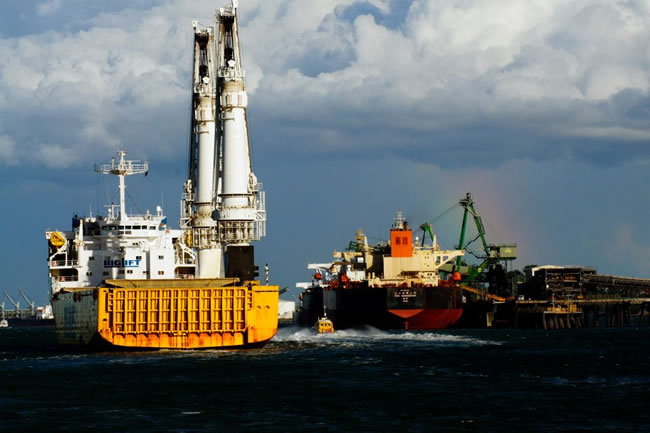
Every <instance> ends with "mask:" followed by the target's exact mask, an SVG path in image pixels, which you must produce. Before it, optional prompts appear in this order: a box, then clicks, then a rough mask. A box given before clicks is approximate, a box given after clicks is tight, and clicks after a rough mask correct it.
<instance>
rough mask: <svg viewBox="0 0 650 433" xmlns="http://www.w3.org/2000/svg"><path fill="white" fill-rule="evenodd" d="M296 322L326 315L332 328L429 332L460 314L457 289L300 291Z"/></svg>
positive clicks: (447, 324)
mask: <svg viewBox="0 0 650 433" xmlns="http://www.w3.org/2000/svg"><path fill="white" fill-rule="evenodd" d="M302 306H303V307H302V309H301V311H300V314H299V323H300V324H301V325H303V326H313V324H314V323H315V322H316V320H318V316H319V315H322V314H323V311H325V312H326V313H327V316H328V317H329V318H330V319H331V320H332V322H333V323H334V328H335V329H346V328H358V327H363V326H372V327H375V328H378V329H385V330H391V329H406V330H432V329H445V328H448V327H450V326H452V325H454V324H455V323H456V322H457V321H458V320H459V319H460V317H461V315H462V311H463V310H462V304H461V289H460V288H459V287H458V286H456V285H449V286H437V287H430V286H413V287H368V286H367V285H360V286H357V287H350V288H343V287H336V288H332V287H328V286H326V287H312V288H310V289H309V290H307V291H305V292H303V299H302Z"/></svg>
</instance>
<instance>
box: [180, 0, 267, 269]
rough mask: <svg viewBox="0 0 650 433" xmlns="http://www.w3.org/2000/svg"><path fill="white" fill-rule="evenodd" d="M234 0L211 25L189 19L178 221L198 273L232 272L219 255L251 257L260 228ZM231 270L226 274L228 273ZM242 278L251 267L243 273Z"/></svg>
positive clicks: (262, 213) (260, 199) (261, 209)
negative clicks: (187, 126) (184, 170)
mask: <svg viewBox="0 0 650 433" xmlns="http://www.w3.org/2000/svg"><path fill="white" fill-rule="evenodd" d="M237 8H238V1H237V0H231V4H230V6H227V7H224V8H220V9H218V10H217V12H216V17H215V26H214V27H213V28H207V29H199V28H198V22H196V21H194V22H193V23H192V24H193V27H194V70H193V86H192V126H191V132H190V143H189V144H190V149H189V174H188V179H187V182H186V184H185V193H184V198H183V202H184V204H183V206H182V216H181V226H182V228H183V229H184V230H185V231H186V236H185V238H186V242H187V243H188V244H190V245H191V246H192V247H193V248H195V249H196V250H197V251H198V264H197V265H198V277H199V278H217V277H223V276H224V275H225V276H241V275H232V274H233V272H229V270H228V269H230V268H231V266H230V262H234V260H230V261H229V265H228V269H225V268H224V263H223V256H224V250H226V255H228V256H230V255H231V253H232V255H238V256H241V254H242V251H244V249H245V248H249V249H248V250H246V251H244V252H243V254H244V255H245V256H249V255H252V246H250V243H251V242H252V241H256V240H259V239H260V237H261V236H264V235H265V231H266V210H265V200H264V192H263V191H262V185H261V184H260V183H258V182H257V178H256V177H255V174H254V173H253V170H252V164H251V153H250V145H249V138H248V121H247V115H246V109H247V106H248V95H247V93H246V88H245V82H244V70H243V67H242V60H241V49H240V45H239V28H238V20H237ZM229 273H230V274H231V275H228V274H229ZM245 274H246V276H247V277H248V276H250V275H248V274H249V273H245Z"/></svg>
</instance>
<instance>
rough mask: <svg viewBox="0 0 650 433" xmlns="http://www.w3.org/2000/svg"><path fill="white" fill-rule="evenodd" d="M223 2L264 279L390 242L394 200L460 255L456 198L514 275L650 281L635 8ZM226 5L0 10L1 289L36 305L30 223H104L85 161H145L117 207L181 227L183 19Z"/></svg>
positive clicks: (649, 131)
mask: <svg viewBox="0 0 650 433" xmlns="http://www.w3.org/2000/svg"><path fill="white" fill-rule="evenodd" d="M239 3H240V6H239V14H240V37H241V43H242V52H243V57H244V68H245V69H246V80H247V90H248V93H249V128H250V131H249V133H250V136H251V141H252V143H251V144H252V149H253V158H254V161H253V164H254V170H255V172H256V174H257V177H258V179H259V180H260V181H261V182H263V184H264V188H265V190H266V194H267V213H268V223H267V233H268V235H267V237H266V238H264V239H262V240H261V241H260V242H259V243H258V244H256V254H257V262H258V264H259V265H260V268H261V267H262V266H263V265H264V263H269V266H270V269H271V282H273V283H275V284H279V285H280V286H281V287H285V286H286V287H290V288H293V287H294V286H295V283H296V282H298V281H308V280H309V279H310V274H309V273H308V272H307V270H306V265H307V263H309V262H324V261H329V260H330V259H331V254H332V252H333V251H334V250H335V249H339V250H340V249H343V248H345V247H346V246H347V244H348V242H349V241H350V240H352V239H353V238H354V234H355V232H356V231H357V229H359V228H361V229H363V230H364V232H365V233H366V235H367V236H368V238H369V240H370V242H372V243H374V242H377V241H379V240H385V239H387V237H388V230H389V229H390V225H391V224H392V222H393V218H394V215H395V212H396V211H397V210H398V209H399V210H402V212H403V213H404V215H405V216H406V218H407V220H408V221H409V222H410V224H411V225H412V226H415V227H417V226H419V225H420V224H421V223H423V222H425V221H430V222H433V224H434V229H435V230H436V232H437V233H438V236H439V242H440V243H441V246H442V247H443V248H449V249H451V248H454V247H455V244H456V243H457V242H458V235H459V232H460V223H461V218H462V210H461V209H460V208H458V207H456V208H455V209H452V210H451V211H449V212H447V213H446V214H445V211H446V210H448V209H449V208H450V207H452V206H453V205H454V204H455V203H457V202H458V200H459V199H460V198H462V197H464V196H465V194H466V193H467V192H471V193H472V195H473V197H474V199H475V200H476V205H477V208H478V211H479V213H480V214H481V215H482V217H483V219H484V222H485V225H486V226H487V237H488V241H489V242H491V243H516V244H517V247H518V254H519V258H518V259H517V260H516V261H515V262H514V267H515V268H521V267H523V266H525V265H527V264H538V265H542V264H556V265H563V264H574V265H584V266H592V267H595V268H597V270H598V272H600V273H606V274H616V275H628V276H637V277H647V278H650V266H649V265H650V263H649V262H650V231H649V230H648V221H649V220H650V203H649V197H650V94H649V90H650V1H648V0H493V1H490V2H485V1H480V0H412V1H411V0H366V1H361V0H318V1H306V0H240V2H239ZM227 4H229V1H228V0H220V1H217V2H215V1H206V0H158V1H154V0H129V1H126V0H114V1H111V2H99V1H87V0H45V1H36V0H33V1H29V0H3V2H2V3H1V4H0V199H1V201H2V213H1V215H2V221H1V224H0V234H1V238H2V239H3V241H4V242H3V248H1V249H0V251H1V252H0V263H2V268H1V270H2V278H1V279H0V289H4V290H7V291H8V292H9V293H10V295H12V296H14V295H17V293H18V289H23V290H24V291H25V292H26V293H27V294H28V296H30V297H31V298H32V299H34V300H35V301H36V302H37V303H38V304H43V303H45V302H46V301H47V295H48V281H47V264H46V257H47V244H46V240H45V235H44V232H45V230H47V229H61V230H65V229H69V228H70V223H71V222H70V219H71V216H72V215H73V214H74V213H79V214H81V215H88V214H89V213H91V212H92V213H93V214H97V213H98V212H99V213H104V208H103V206H104V205H105V204H107V203H108V202H110V201H111V200H114V198H115V196H116V193H117V189H116V180H115V179H113V178H108V177H105V176H101V175H99V174H96V173H94V172H93V164H94V163H100V162H108V161H109V160H110V157H111V156H113V155H114V154H115V152H116V151H117V149H118V148H119V147H120V146H121V147H124V148H126V149H127V150H128V152H129V157H130V158H133V159H146V160H148V161H149V162H150V172H149V176H148V177H146V178H144V177H135V176H134V177H131V178H129V179H128V195H129V200H128V203H129V204H128V209H129V210H132V211H137V212H144V211H146V210H147V209H151V210H153V209H155V207H156V205H159V204H162V205H163V207H164V209H165V212H166V214H167V215H168V217H169V220H170V221H177V220H178V213H179V199H180V194H181V192H182V185H183V182H184V180H185V178H186V176H187V162H186V161H187V147H188V146H187V143H188V137H189V121H190V117H189V116H190V113H189V106H190V80H191V75H190V63H191V54H192V53H191V43H192V42H191V37H192V36H191V32H192V25H191V22H192V20H194V19H196V20H198V21H199V22H200V23H201V24H203V25H210V24H211V22H212V20H213V16H214V10H215V8H217V7H221V6H225V5H227ZM443 214H444V215H443ZM441 215H442V216H441ZM295 295H297V291H296V290H295V289H292V290H291V291H290V292H289V293H288V294H287V295H285V296H287V297H288V298H291V296H295ZM0 298H2V299H1V300H2V301H5V302H7V300H6V299H5V298H4V297H3V296H0ZM7 303H8V302H7Z"/></svg>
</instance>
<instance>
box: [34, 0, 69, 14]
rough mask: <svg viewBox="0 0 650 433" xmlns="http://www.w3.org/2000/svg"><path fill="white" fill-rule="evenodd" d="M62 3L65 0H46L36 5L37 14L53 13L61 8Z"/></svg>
mask: <svg viewBox="0 0 650 433" xmlns="http://www.w3.org/2000/svg"><path fill="white" fill-rule="evenodd" d="M62 4H63V0H48V1H44V2H42V3H39V4H38V5H37V6H36V14H38V15H39V16H46V15H51V14H53V13H55V12H57V11H58V10H59V9H61V5H62Z"/></svg>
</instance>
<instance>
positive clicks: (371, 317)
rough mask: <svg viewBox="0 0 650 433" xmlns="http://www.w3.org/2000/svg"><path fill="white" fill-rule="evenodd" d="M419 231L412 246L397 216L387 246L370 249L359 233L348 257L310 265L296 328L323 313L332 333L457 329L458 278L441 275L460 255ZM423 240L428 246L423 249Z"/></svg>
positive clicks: (426, 229)
mask: <svg viewBox="0 0 650 433" xmlns="http://www.w3.org/2000/svg"><path fill="white" fill-rule="evenodd" d="M420 228H422V229H423V237H422V240H423V242H422V245H416V244H414V242H413V231H412V230H411V228H410V227H409V226H408V224H407V223H406V221H404V219H403V218H402V216H401V213H399V212H398V215H397V218H396V221H395V224H393V227H392V229H391V231H390V241H389V242H387V243H385V244H378V245H376V246H369V245H368V242H367V239H366V237H365V236H364V235H363V233H362V232H361V231H359V232H358V233H357V238H356V241H353V242H350V245H349V246H348V249H347V251H344V252H334V259H335V260H334V261H333V262H332V263H324V264H310V265H309V268H310V269H314V270H316V273H315V274H314V278H313V281H312V283H311V284H305V285H303V287H305V290H304V291H303V292H302V293H301V295H300V296H301V308H300V310H299V314H298V322H299V324H301V325H303V326H312V325H313V324H314V323H315V322H316V321H317V320H318V317H319V315H320V314H322V312H323V311H326V312H327V315H328V317H329V318H330V319H331V320H332V322H333V323H334V327H335V328H336V329H345V328H356V327H363V326H373V327H376V328H379V329H408V330H431V329H445V328H448V327H450V326H452V325H453V324H455V323H456V322H457V321H458V320H459V319H460V317H461V315H462V311H463V310H462V289H461V288H460V286H459V284H458V282H459V279H460V278H458V277H459V275H457V274H452V275H451V276H452V278H450V279H447V280H445V279H441V277H440V273H439V269H440V268H441V267H442V266H443V265H444V264H446V263H450V262H452V261H453V260H454V259H455V258H457V257H459V256H461V255H463V251H462V250H441V249H440V247H439V246H438V244H437V241H436V236H435V234H434V233H433V230H432V229H431V226H430V225H428V224H423V225H422V226H421V227H420ZM427 235H428V236H429V237H430V241H431V244H430V245H427V246H425V245H424V239H425V237H426V236H427ZM416 239H417V238H416ZM454 275H455V276H456V278H453V276H454Z"/></svg>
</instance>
